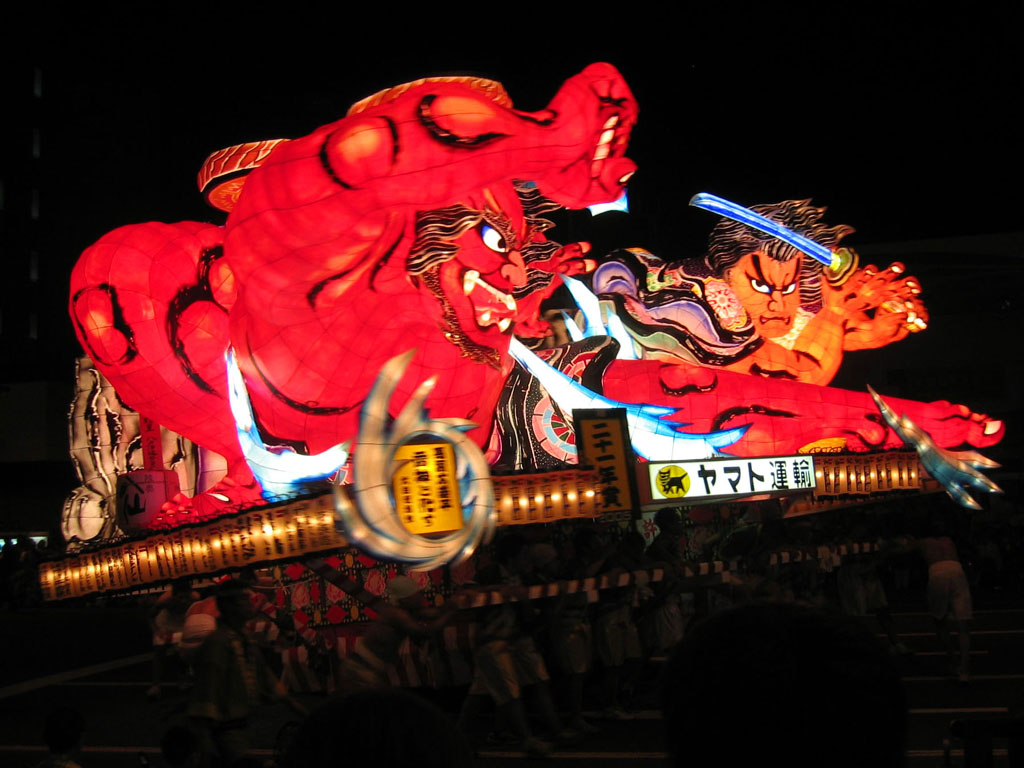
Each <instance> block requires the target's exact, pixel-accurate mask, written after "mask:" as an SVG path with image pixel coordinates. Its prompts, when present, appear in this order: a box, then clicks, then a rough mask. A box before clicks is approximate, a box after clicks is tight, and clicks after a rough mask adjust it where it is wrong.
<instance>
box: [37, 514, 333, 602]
mask: <svg viewBox="0 0 1024 768" xmlns="http://www.w3.org/2000/svg"><path fill="white" fill-rule="evenodd" d="M346 544H347V542H346V541H345V539H344V538H343V537H342V536H340V535H339V534H338V533H337V531H336V530H335V528H334V510H333V506H332V501H331V497H330V496H329V495H325V496H321V497H319V498H316V499H306V500H302V501H297V502H292V503H291V504H287V505H285V506H280V507H264V508H261V509H253V510H249V511H247V512H244V513H242V514H240V515H236V516H233V517H228V518H222V519H220V520H218V521H217V522H215V523H209V524H207V525H201V526H196V527H194V528H182V529H179V530H177V531H173V532H170V533H165V534H160V535H156V536H150V537H148V538H146V539H143V540H141V541H134V542H129V543H126V544H122V545H120V546H115V547H110V548H108V549H104V550H101V551H96V552H89V553H85V554H82V555H77V556H73V557H67V558H64V559H63V560H60V561H57V562H51V563H43V564H41V565H40V567H39V581H40V586H41V589H42V592H43V598H44V599H46V600H60V599H63V598H70V597H81V596H84V595H89V594H95V593H97V592H110V591H115V590H117V591H120V590H130V589H137V588H140V587H145V586H147V585H150V584H154V583H159V582H164V581H170V580H173V579H177V578H181V577H192V576H198V575H201V574H208V573H216V572H217V571H224V570H231V569H237V568H242V567H245V566H247V565H252V564H255V563H266V562H274V561H279V560H286V559H296V558H298V557H301V556H303V555H307V554H311V553H314V552H322V551H325V550H334V549H339V548H341V547H344V546H346Z"/></svg>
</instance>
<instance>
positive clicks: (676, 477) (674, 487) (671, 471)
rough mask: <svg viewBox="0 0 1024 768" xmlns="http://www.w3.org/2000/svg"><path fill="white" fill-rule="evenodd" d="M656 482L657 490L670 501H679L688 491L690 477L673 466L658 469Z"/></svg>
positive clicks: (680, 468) (679, 468)
mask: <svg viewBox="0 0 1024 768" xmlns="http://www.w3.org/2000/svg"><path fill="white" fill-rule="evenodd" d="M657 482H658V490H660V491H661V492H662V493H663V494H664V495H665V496H666V497H668V498H670V499H681V498H682V497H683V496H685V495H686V493H687V491H689V490H690V476H689V475H688V474H687V473H686V470H685V469H683V468H682V467H677V466H676V465H675V464H669V465H668V466H667V467H662V468H661V469H659V470H658V479H657Z"/></svg>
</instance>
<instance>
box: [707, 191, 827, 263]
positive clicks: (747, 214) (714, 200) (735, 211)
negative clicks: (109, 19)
mask: <svg viewBox="0 0 1024 768" xmlns="http://www.w3.org/2000/svg"><path fill="white" fill-rule="evenodd" d="M690 205H692V206H693V207H694V208H703V209H704V210H705V211H711V212H712V213H717V214H718V215H719V216H725V218H727V219H732V220H733V221H738V222H740V223H742V224H746V225H747V226H748V227H753V228H754V229H757V230H760V231H761V232H765V233H767V234H769V235H771V236H772V237H777V238H779V240H782V241H783V242H784V243H789V244H790V245H792V246H793V247H794V248H796V249H797V250H798V251H802V252H804V253H806V254H807V255H808V256H810V257H812V258H814V259H817V260H818V261H820V262H821V263H822V264H824V265H825V266H826V267H831V266H832V263H833V261H834V257H833V254H832V251H830V250H829V249H828V248H826V247H825V246H824V245H821V244H820V243H816V242H814V241H813V240H811V239H809V238H806V237H804V236H803V235H798V234H797V233H796V232H794V231H793V230H791V229H788V228H786V227H784V226H782V225H781V224H779V223H778V222H775V221H772V220H771V219H766V218H765V217H764V216H761V215H760V214H757V213H754V212H753V211H752V210H750V209H749V208H744V207H743V206H742V205H739V204H738V203H733V202H730V201H728V200H725V199H724V198H721V197H717V196H715V195H711V194H708V193H707V192H700V193H698V194H696V195H694V196H693V197H691V198H690Z"/></svg>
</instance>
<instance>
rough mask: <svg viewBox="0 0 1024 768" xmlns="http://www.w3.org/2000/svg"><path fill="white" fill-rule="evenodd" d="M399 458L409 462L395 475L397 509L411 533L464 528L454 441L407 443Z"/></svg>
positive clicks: (401, 448)
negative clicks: (453, 446)
mask: <svg viewBox="0 0 1024 768" xmlns="http://www.w3.org/2000/svg"><path fill="white" fill-rule="evenodd" d="M395 459H397V460H398V461H399V462H405V463H404V464H402V466H400V467H399V468H398V470H397V471H396V472H395V474H394V475H393V476H392V478H391V483H392V487H393V488H394V493H395V509H397V510H398V517H399V519H400V520H401V521H402V525H404V526H405V527H406V529H408V530H409V532H410V533H416V534H420V535H423V534H430V533H450V532H451V531H457V530H459V529H460V528H462V524H463V520H462V500H461V498H460V496H459V483H458V477H457V476H456V472H455V450H454V449H453V448H452V445H451V443H447V442H435V443H407V444H405V445H402V446H399V448H398V450H397V451H396V452H395Z"/></svg>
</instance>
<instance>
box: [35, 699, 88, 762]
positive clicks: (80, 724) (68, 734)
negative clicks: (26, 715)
mask: <svg viewBox="0 0 1024 768" xmlns="http://www.w3.org/2000/svg"><path fill="white" fill-rule="evenodd" d="M84 730H85V720H84V719H83V718H82V713H81V712H79V711H78V710H77V709H75V708H74V707H59V708H58V709H55V710H53V711H52V712H50V713H49V714H48V715H47V716H46V724H45V725H44V726H43V741H44V742H45V743H46V746H47V748H48V749H49V750H50V754H49V755H47V756H46V758H45V759H44V760H43V761H42V762H41V763H38V764H37V768H81V767H80V766H79V764H78V763H77V762H76V761H75V757H76V756H77V753H78V750H79V749H80V748H81V746H82V732H83V731H84Z"/></svg>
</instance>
